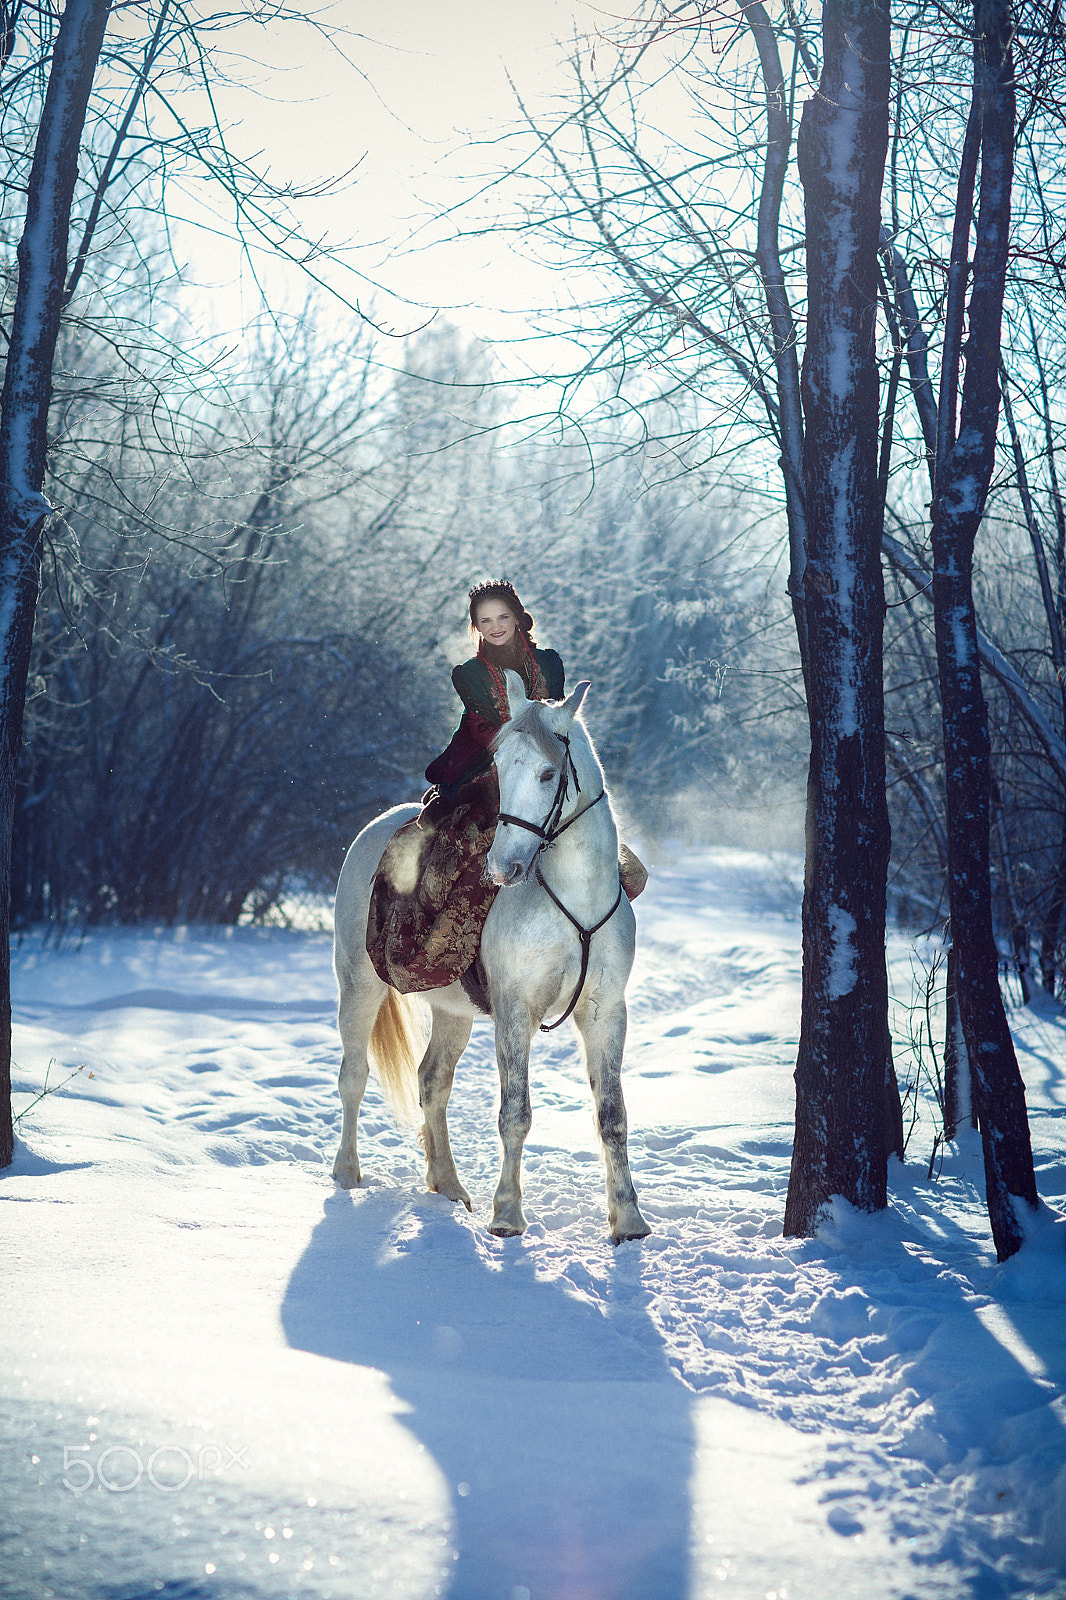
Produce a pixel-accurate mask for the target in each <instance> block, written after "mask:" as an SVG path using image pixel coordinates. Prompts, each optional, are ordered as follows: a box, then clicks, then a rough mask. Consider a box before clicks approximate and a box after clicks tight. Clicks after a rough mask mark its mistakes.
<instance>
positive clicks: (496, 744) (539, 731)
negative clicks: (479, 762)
mask: <svg viewBox="0 0 1066 1600" xmlns="http://www.w3.org/2000/svg"><path fill="white" fill-rule="evenodd" d="M546 709H547V706H546V705H545V703H544V701H542V700H530V701H528V702H527V703H526V704H525V705H524V706H523V707H522V709H521V711H520V712H519V713H518V715H517V717H512V719H511V721H510V722H505V723H504V725H503V727H502V728H501V729H500V731H499V733H498V734H497V735H496V737H495V739H493V741H492V748H493V750H498V749H499V748H500V745H501V744H502V743H503V741H504V740H505V739H506V738H508V737H509V736H510V735H511V734H512V733H528V735H529V737H530V738H531V739H532V740H533V741H534V743H535V744H536V746H537V749H538V750H539V751H540V753H541V755H543V756H545V757H546V758H547V759H548V760H549V761H551V762H552V763H553V764H554V765H555V766H561V765H562V762H563V758H564V756H565V754H566V747H565V745H564V744H563V741H562V740H561V739H560V737H559V735H558V734H557V733H556V732H555V730H554V729H553V728H550V727H549V726H548V724H547V723H546V722H545V720H544V712H545V711H546Z"/></svg>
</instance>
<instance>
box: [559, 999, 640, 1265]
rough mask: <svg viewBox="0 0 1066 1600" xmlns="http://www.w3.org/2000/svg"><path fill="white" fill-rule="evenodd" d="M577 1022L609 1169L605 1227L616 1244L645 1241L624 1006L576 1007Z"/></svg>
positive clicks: (590, 1005) (592, 1005)
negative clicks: (633, 1165)
mask: <svg viewBox="0 0 1066 1600" xmlns="http://www.w3.org/2000/svg"><path fill="white" fill-rule="evenodd" d="M574 1021H575V1022H576V1023H577V1026H578V1031H579V1032H580V1034H581V1039H582V1042H583V1044H584V1047H585V1065H586V1067H587V1069H588V1075H589V1085H590V1087H591V1089H592V1098H593V1100H594V1101H595V1103H596V1121H597V1124H598V1125H599V1130H600V1138H601V1139H602V1140H603V1152H604V1156H605V1158H606V1166H607V1221H608V1224H609V1226H610V1229H611V1238H612V1239H613V1240H614V1242H615V1244H621V1243H622V1241H623V1239H643V1238H645V1237H646V1236H647V1235H648V1234H649V1233H650V1232H651V1228H650V1227H649V1226H648V1224H647V1223H646V1222H645V1220H644V1218H643V1217H642V1216H641V1214H640V1208H639V1207H638V1205H637V1191H636V1190H635V1189H634V1187H633V1179H632V1176H631V1175H630V1171H629V1146H628V1132H629V1130H628V1124H627V1121H626V1103H625V1100H624V1099H623V1098H622V1051H623V1050H624V1048H625V1042H626V1005H625V1001H624V1000H619V1001H618V1003H617V1004H616V1005H611V1006H606V1007H602V1008H601V1006H600V1005H599V1004H597V1003H595V1002H589V1001H586V1002H584V1003H582V1004H581V1005H579V1006H578V1008H577V1010H576V1011H575V1013H574Z"/></svg>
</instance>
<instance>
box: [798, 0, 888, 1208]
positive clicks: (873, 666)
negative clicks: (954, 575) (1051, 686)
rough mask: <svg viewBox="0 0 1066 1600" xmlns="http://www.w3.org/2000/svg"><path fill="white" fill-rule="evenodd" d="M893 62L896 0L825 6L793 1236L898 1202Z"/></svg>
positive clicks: (818, 107)
mask: <svg viewBox="0 0 1066 1600" xmlns="http://www.w3.org/2000/svg"><path fill="white" fill-rule="evenodd" d="M890 56H891V34H890V26H889V10H888V4H887V0H826V3H825V4H824V6H823V8H822V71H821V78H820V81H819V85H818V92H817V93H816V94H815V95H813V96H812V97H811V98H810V99H809V100H808V102H807V104H806V106H805V107H804V110H803V117H802V121H801V124H800V131H799V172H800V177H801V180H802V183H803V194H804V209H805V215H806V263H807V290H808V294H807V338H806V346H805V349H804V355H803V372H802V395H803V412H804V442H803V491H804V503H805V511H806V529H807V550H806V566H805V571H804V579H803V599H804V609H805V617H806V643H807V706H808V711H809V715H810V729H811V765H810V776H809V780H808V813H807V866H806V882H805V891H804V901H803V1011H802V1019H801V1027H800V1043H799V1057H798V1061H797V1065H796V1138H795V1145H794V1148H793V1158H792V1173H791V1178H790V1181H789V1192H788V1200H787V1204H786V1208H785V1232H786V1233H791V1234H808V1233H811V1232H813V1231H814V1229H815V1227H816V1226H817V1221H818V1217H819V1215H820V1213H821V1211H822V1209H823V1207H824V1206H825V1204H826V1202H827V1201H828V1200H829V1198H830V1196H832V1195H842V1196H844V1198H845V1199H847V1200H850V1201H851V1202H852V1203H853V1204H854V1205H856V1206H858V1207H859V1208H860V1209H861V1210H864V1211H875V1210H879V1209H881V1208H883V1207H884V1205H885V1204H886V1181H887V1179H886V1172H887V1164H886V1134H885V1070H886V1061H887V1058H888V1024H887V1013H888V980H887V976H886V970H885V884H886V875H887V870H888V857H889V845H890V834H889V823H888V806H887V802H886V799H885V757H884V749H885V723H884V700H883V692H882V678H881V639H882V623H883V619H884V584H883V580H882V576H881V529H882V522H883V516H884V509H883V500H882V496H881V492H880V485H879V481H878V444H879V421H880V413H879V403H878V379H877V349H876V332H877V329H876V316H877V243H878V234H879V230H880V222H881V184H882V179H883V176H884V170H885V156H886V152H887V149H888V92H889V61H890Z"/></svg>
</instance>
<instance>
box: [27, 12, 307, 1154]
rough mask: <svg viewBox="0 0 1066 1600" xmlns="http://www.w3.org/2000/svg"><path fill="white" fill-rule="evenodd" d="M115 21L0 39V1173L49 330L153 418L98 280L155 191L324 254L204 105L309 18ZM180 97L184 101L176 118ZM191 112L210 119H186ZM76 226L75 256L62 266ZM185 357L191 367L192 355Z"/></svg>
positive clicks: (156, 351) (129, 16)
mask: <svg viewBox="0 0 1066 1600" xmlns="http://www.w3.org/2000/svg"><path fill="white" fill-rule="evenodd" d="M119 10H121V12H122V24H121V27H120V26H118V25H117V24H116V23H112V25H111V26H110V27H109V21H111V17H112V8H111V6H110V5H108V4H105V3H103V0H68V3H67V4H66V5H65V7H64V8H63V9H62V11H61V12H60V11H59V8H53V7H51V6H24V5H12V6H6V7H4V8H3V12H2V27H0V71H2V72H3V74H4V77H3V84H2V95H0V118H2V134H3V139H2V148H3V158H4V174H3V183H2V184H0V249H2V250H3V251H4V254H5V256H6V255H7V254H8V251H9V247H10V246H12V245H13V244H14V241H15V240H16V239H17V241H18V244H17V270H16V268H15V264H14V263H13V262H12V263H10V265H9V264H8V262H7V261H6V260H5V262H4V266H5V272H4V283H3V291H4V320H5V324H6V326H5V329H4V331H5V333H6V335H7V345H6V357H5V376H4V387H3V396H2V401H0V662H2V664H3V674H2V681H0V1165H4V1164H7V1163H8V1162H9V1161H10V1159H11V1154H12V1138H11V1121H10V1110H9V1101H8V1089H7V1087H6V1085H7V1082H8V1077H9V1061H10V992H9V964H8V951H7V937H8V936H7V931H6V930H7V927H8V904H9V895H8V886H9V876H10V845H11V822H12V816H13V807H14V795H15V782H16V773H17V766H18V759H19V748H20V743H21V734H22V725H23V714H24V703H25V686H26V673H27V667H28V662H29V652H30V646H31V641H32V635H33V626H34V614H35V607H36V603H37V594H38V578H39V569H40V557H41V538H42V532H43V530H44V525H45V520H46V518H47V516H48V514H49V511H50V509H51V508H50V506H49V504H48V502H47V500H46V499H45V498H44V497H43V495H42V488H43V485H44V482H45V472H46V466H47V458H48V453H49V449H50V443H51V441H50V439H49V410H50V404H51V399H52V388H53V364H54V359H55V351H56V344H57V339H58V338H59V333H60V326H61V323H62V322H63V320H64V316H65V314H66V316H67V317H68V318H70V319H71V320H73V319H75V318H76V320H77V322H78V324H79V326H80V329H81V332H82V333H83V334H85V335H88V336H89V342H91V335H92V332H93V330H96V331H97V332H98V333H100V332H101V331H102V335H103V338H104V340H105V341H107V342H109V343H110V347H111V349H112V350H113V351H114V352H115V354H116V363H117V365H118V366H120V367H122V368H123V369H124V370H123V372H122V375H121V378H120V380H119V381H118V382H117V383H116V384H115V385H114V387H115V388H117V389H122V388H123V387H127V388H128V387H131V386H134V385H136V384H137V383H147V384H153V383H154V384H155V385H156V393H155V400H156V405H157V414H158V415H160V416H161V415H162V414H163V413H164V412H165V411H166V407H167V402H168V392H169V385H168V382H167V380H166V379H165V378H164V379H162V381H160V371H161V367H162V366H163V361H162V359H159V360H157V357H161V351H160V347H159V345H158V343H157V341H156V340H155V338H154V329H153V327H152V325H151V322H150V321H149V322H148V323H145V322H144V321H143V320H142V321H141V322H139V323H138V324H137V326H136V327H135V328H132V327H129V326H121V324H122V305H121V302H122V295H121V292H120V290H119V287H118V283H117V282H116V281H110V282H109V281H108V271H107V265H106V263H107V261H108V254H109V250H113V249H114V247H115V246H116V245H117V247H118V250H119V253H120V254H121V252H122V251H125V250H127V249H128V248H132V249H133V250H134V252H137V251H140V253H141V258H142V262H146V261H147V259H148V257H149V255H150V253H151V250H152V248H153V246H154V244H155V236H154V232H153V230H158V227H159V217H160V214H163V215H165V214H166V207H167V195H168V186H169V185H170V184H172V183H174V182H175V181H176V180H177V179H179V178H180V177H181V176H182V175H187V174H188V173H189V172H190V171H192V172H195V174H196V175H197V176H198V177H201V178H207V179H208V180H209V181H210V182H211V183H213V184H215V185H217V186H218V188H219V191H220V192H221V193H222V194H224V195H225V198H226V201H227V205H228V207H229V208H230V211H231V214H235V215H236V218H237V222H236V226H237V228H238V231H239V233H240V237H241V242H242V244H243V245H244V247H245V250H246V253H249V252H250V251H251V248H252V246H253V245H256V246H262V247H267V248H271V249H274V250H278V251H280V252H282V253H283V254H286V255H288V256H289V258H290V259H293V260H296V261H298V262H308V263H309V262H310V261H311V260H312V258H313V259H315V260H316V261H319V262H320V261H321V255H322V251H321V246H320V245H316V247H315V248H314V250H312V249H311V247H310V244H309V242H308V241H306V240H304V239H303V238H302V236H301V233H300V229H299V228H298V226H297V225H296V224H295V222H294V220H293V218H292V215H291V208H290V207H289V206H288V204H287V199H288V196H287V194H286V191H285V190H284V188H283V187H282V188H279V187H278V186H277V185H274V184H272V183H271V182H270V181H269V179H268V178H267V177H266V176H264V175H263V174H261V173H258V172H256V171H254V170H253V168H252V167H251V166H250V165H249V164H248V163H247V162H244V161H242V160H240V159H239V158H238V157H237V156H235V154H234V153H233V152H232V151H231V150H230V148H229V146H228V144H227V139H226V135H225V132H224V130H223V128H222V127H221V125H220V124H219V122H218V120H217V116H216V114H215V105H214V100H213V98H212V95H211V92H210V91H211V85H212V82H213V81H214V80H215V78H216V76H217V75H218V73H219V72H220V70H221V68H220V66H219V65H218V55H219V52H218V36H219V34H220V33H221V32H222V30H224V29H228V28H232V27H238V26H240V25H241V24H244V23H246V22H247V21H248V20H249V14H250V12H254V15H255V18H256V20H257V21H259V22H263V23H266V22H271V21H282V22H283V21H298V22H299V23H300V24H301V26H308V27H312V28H318V27H320V26H321V24H320V23H319V22H318V20H317V19H316V18H315V16H314V15H313V14H309V13H307V12H305V11H300V10H299V9H295V8H289V7H287V6H284V5H281V4H271V5H268V6H256V7H254V8H250V7H248V6H245V5H243V4H235V5H234V6H232V7H230V8H226V9H222V10H219V11H211V10H210V9H203V8H198V7H194V6H192V5H187V4H184V3H182V0H127V3H125V4H123V5H122V6H121V7H117V6H116V7H115V8H114V11H115V12H118V11H119ZM186 90H188V91H189V92H190V95H191V98H190V99H189V100H187V101H185V102H182V101H181V99H180V92H183V91H186ZM190 107H194V108H195V109H196V110H197V113H198V115H199V116H200V117H203V118H205V119H206V120H205V121H203V122H201V121H199V120H196V119H194V118H190V117H189V116H188V115H186V112H188V111H189V109H190ZM205 107H206V110H205V109H204V108H205ZM79 155H81V156H82V157H83V158H84V159H83V163H82V165H83V168H84V171H83V173H82V175H81V176H80V177H79ZM23 196H24V197H25V212H24V214H22V215H20V216H18V217H17V218H16V217H15V216H14V214H13V207H14V206H15V204H16V203H21V199H22V197H23ZM72 220H73V221H74V222H76V224H77V244H76V246H75V247H74V248H73V250H72V251H71V250H70V230H71V225H72ZM139 229H140V230H141V231H140V233H139V232H138V230H139ZM70 257H72V259H71V258H70ZM316 270H320V269H319V268H316ZM116 279H121V273H118V274H116ZM138 309H139V303H138ZM181 356H182V361H181V363H180V364H181V365H182V366H186V365H187V358H188V352H181ZM68 376H71V375H68ZM73 376H74V377H76V374H75V375H73ZM176 455H177V456H178V457H179V458H180V448H179V449H178V450H177V451H176Z"/></svg>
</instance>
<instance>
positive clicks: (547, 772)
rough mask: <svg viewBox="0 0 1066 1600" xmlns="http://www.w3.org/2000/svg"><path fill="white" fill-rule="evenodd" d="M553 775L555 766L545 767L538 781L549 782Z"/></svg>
mask: <svg viewBox="0 0 1066 1600" xmlns="http://www.w3.org/2000/svg"><path fill="white" fill-rule="evenodd" d="M554 777H555V768H554V767H545V768H544V771H543V772H542V773H541V775H540V781H541V783H551V781H552V779H553V778H554Z"/></svg>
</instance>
